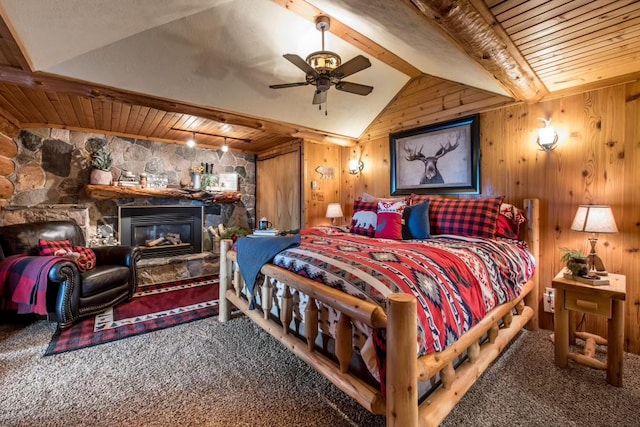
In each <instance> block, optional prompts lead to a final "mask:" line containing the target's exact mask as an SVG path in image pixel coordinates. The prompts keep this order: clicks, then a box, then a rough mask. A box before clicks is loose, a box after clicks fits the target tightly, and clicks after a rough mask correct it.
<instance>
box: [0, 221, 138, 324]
mask: <svg viewBox="0 0 640 427" xmlns="http://www.w3.org/2000/svg"><path fill="white" fill-rule="evenodd" d="M39 239H44V240H69V241H70V242H71V244H72V245H73V246H85V239H84V235H83V233H82V230H81V229H80V227H79V226H78V225H77V224H76V223H75V222H73V221H47V222H34V223H28V224H15V225H7V226H4V227H0V260H3V259H4V258H5V257H8V256H10V255H17V254H27V255H38V240H39ZM91 249H93V251H94V252H95V254H96V268H94V269H92V270H88V271H86V272H84V273H81V272H80V271H79V270H78V267H77V266H76V264H75V263H74V262H72V261H66V260H64V261H60V262H58V263H56V264H55V265H54V266H53V268H51V269H50V270H49V275H48V276H49V277H48V283H47V293H46V295H47V312H48V315H49V319H50V320H52V321H54V322H58V323H59V326H60V328H63V329H64V328H67V327H69V326H71V324H72V323H73V322H75V321H76V320H78V319H80V318H82V317H85V316H89V315H92V314H97V313H100V312H102V311H104V309H106V308H107V307H111V306H113V305H115V304H118V303H119V302H121V301H124V300H127V299H130V298H131V297H132V296H133V294H134V293H135V292H136V291H137V288H138V273H137V270H136V263H137V262H138V261H139V260H140V259H141V258H142V253H141V251H140V249H139V248H138V247H130V246H102V247H95V248H91Z"/></svg>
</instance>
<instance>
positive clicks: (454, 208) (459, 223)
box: [429, 196, 503, 239]
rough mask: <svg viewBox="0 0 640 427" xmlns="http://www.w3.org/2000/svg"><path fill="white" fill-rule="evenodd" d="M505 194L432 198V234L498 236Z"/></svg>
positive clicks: (430, 210)
mask: <svg viewBox="0 0 640 427" xmlns="http://www.w3.org/2000/svg"><path fill="white" fill-rule="evenodd" d="M502 199H503V197H502V196H500V197H492V198H487V199H431V200H430V202H429V203H430V206H429V223H430V225H431V234H455V235H459V236H471V237H488V238H491V239H492V238H494V237H495V236H496V222H497V220H498V215H499V213H500V204H501V203H502Z"/></svg>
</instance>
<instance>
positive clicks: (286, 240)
mask: <svg viewBox="0 0 640 427" xmlns="http://www.w3.org/2000/svg"><path fill="white" fill-rule="evenodd" d="M299 245H300V234H295V235H293V236H276V237H264V236H262V237H257V236H254V237H241V238H239V239H238V240H237V241H236V251H237V252H238V266H239V268H240V273H241V274H242V277H243V278H244V281H245V282H246V283H247V288H248V289H249V291H250V292H251V294H252V295H253V290H254V288H255V286H256V279H257V278H258V274H259V273H260V269H261V268H262V266H263V265H264V264H266V263H268V262H271V261H272V260H273V258H274V257H275V256H276V255H277V254H278V253H280V252H282V251H284V250H285V249H288V248H292V247H295V246H299ZM249 308H250V309H253V298H252V299H251V301H249Z"/></svg>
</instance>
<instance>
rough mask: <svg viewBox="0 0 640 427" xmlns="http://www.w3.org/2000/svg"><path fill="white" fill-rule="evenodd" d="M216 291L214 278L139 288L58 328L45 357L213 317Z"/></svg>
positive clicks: (216, 282)
mask: <svg viewBox="0 0 640 427" xmlns="http://www.w3.org/2000/svg"><path fill="white" fill-rule="evenodd" d="M219 292H220V290H219V280H218V276H217V275H215V276H203V277H195V278H191V279H184V280H179V281H175V282H168V283H157V284H153V285H147V286H141V287H139V288H138V292H137V293H136V294H135V295H134V296H133V298H132V299H131V300H130V301H126V302H123V303H120V304H118V305H116V306H115V307H112V308H110V309H107V310H105V311H104V312H102V313H100V314H98V315H95V316H91V317H87V318H86V319H84V320H81V321H79V322H77V323H76V324H74V325H73V326H71V327H70V328H68V329H64V330H60V329H59V328H58V330H57V331H56V332H55V334H54V335H53V337H52V338H51V343H50V344H49V347H48V348H47V351H46V352H45V356H49V355H52V354H58V353H64V352H66V351H71V350H78V349H80V348H85V347H91V346H94V345H98V344H103V343H107V342H111V341H116V340H119V339H122V338H127V337H130V336H134V335H140V334H145V333H147V332H152V331H156V330H158V329H164V328H170V327H172V326H176V325H180V324H183V323H188V322H192V321H194V320H199V319H204V318H206V317H211V316H216V315H217V314H218V297H219Z"/></svg>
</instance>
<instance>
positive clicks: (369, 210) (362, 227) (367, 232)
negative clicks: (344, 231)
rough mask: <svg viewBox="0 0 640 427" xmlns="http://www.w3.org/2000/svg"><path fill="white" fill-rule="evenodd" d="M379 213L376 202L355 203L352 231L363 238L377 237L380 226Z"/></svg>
mask: <svg viewBox="0 0 640 427" xmlns="http://www.w3.org/2000/svg"><path fill="white" fill-rule="evenodd" d="M377 212H378V203H376V202H362V201H360V200H356V201H355V202H353V217H352V218H351V227H350V231H351V232H352V233H354V234H360V235H362V236H368V237H373V236H375V234H376V225H377V224H378V215H377Z"/></svg>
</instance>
